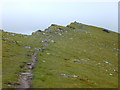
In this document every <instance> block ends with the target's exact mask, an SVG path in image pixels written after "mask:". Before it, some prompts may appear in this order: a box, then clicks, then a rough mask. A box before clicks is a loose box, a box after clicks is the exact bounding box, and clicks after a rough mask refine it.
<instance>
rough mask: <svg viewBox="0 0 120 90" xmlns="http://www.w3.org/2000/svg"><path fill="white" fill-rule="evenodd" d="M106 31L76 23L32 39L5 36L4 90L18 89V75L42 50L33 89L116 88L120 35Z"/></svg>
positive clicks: (35, 35) (32, 36)
mask: <svg viewBox="0 0 120 90" xmlns="http://www.w3.org/2000/svg"><path fill="white" fill-rule="evenodd" d="M103 30H104V29H103V28H98V27H94V26H88V25H84V24H81V23H78V22H74V23H71V24H70V25H67V26H66V27H64V26H59V25H55V24H52V25H51V26H50V27H48V28H47V29H46V30H45V31H41V30H38V31H36V32H34V33H32V35H29V36H28V35H19V34H14V35H13V33H8V32H3V39H2V41H3V56H2V57H3V66H2V67H3V87H14V86H15V85H19V84H20V82H19V81H18V80H19V78H20V77H19V74H20V73H21V72H22V73H23V72H26V71H27V67H26V63H30V62H32V59H31V56H32V55H33V53H35V52H36V51H37V50H38V49H41V48H42V49H44V51H41V52H39V53H38V61H37V64H36V66H35V68H34V70H33V71H32V73H33V75H34V76H33V78H32V87H33V88H90V87H92V88H117V87H118V51H119V49H118V34H117V33H115V32H112V31H109V32H106V31H107V30H106V31H105V30H104V31H103ZM17 75H18V76H17Z"/></svg>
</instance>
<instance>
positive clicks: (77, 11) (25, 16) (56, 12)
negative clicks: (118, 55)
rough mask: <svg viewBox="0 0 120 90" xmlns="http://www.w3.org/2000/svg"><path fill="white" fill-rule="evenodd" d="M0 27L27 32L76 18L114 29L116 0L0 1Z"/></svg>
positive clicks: (82, 21)
mask: <svg viewBox="0 0 120 90" xmlns="http://www.w3.org/2000/svg"><path fill="white" fill-rule="evenodd" d="M1 5H2V6H1V7H2V8H0V11H2V14H0V17H1V15H2V17H1V18H0V20H1V23H2V29H4V30H5V31H10V32H16V33H24V34H31V33H32V32H33V31H36V30H37V29H42V30H44V29H46V28H47V27H48V26H49V25H50V24H52V23H55V24H59V25H63V26H65V25H67V24H69V23H70V22H72V21H78V22H80V23H85V24H89V25H93V26H98V27H103V28H107V29H110V30H113V31H117V28H118V0H2V3H1ZM0 28H1V24H0Z"/></svg>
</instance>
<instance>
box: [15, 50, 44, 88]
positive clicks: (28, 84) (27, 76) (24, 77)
mask: <svg viewBox="0 0 120 90" xmlns="http://www.w3.org/2000/svg"><path fill="white" fill-rule="evenodd" d="M42 50H43V49H39V50H37V51H36V52H35V53H34V54H33V55H32V57H31V58H32V62H31V63H27V64H26V67H27V70H26V72H24V73H21V74H20V75H19V76H20V79H19V85H16V86H15V88H32V79H33V73H32V72H33V70H34V68H35V66H36V64H37V61H38V53H39V52H40V51H42Z"/></svg>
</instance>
